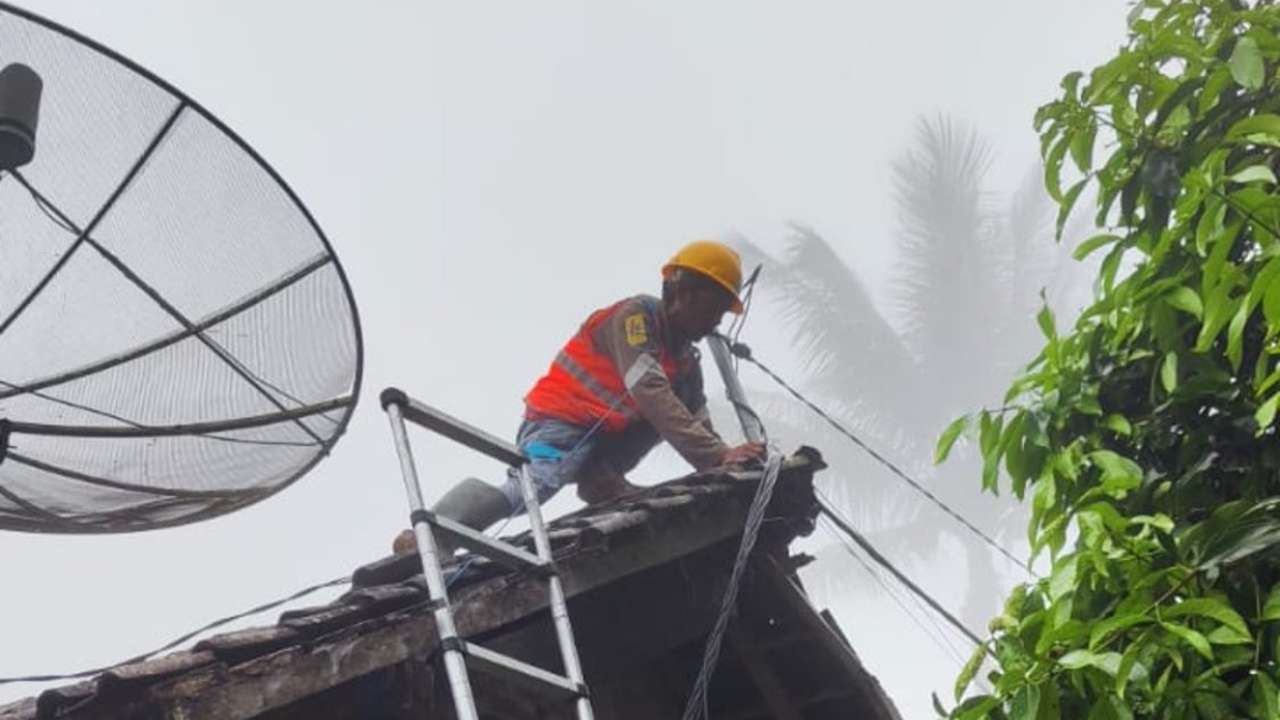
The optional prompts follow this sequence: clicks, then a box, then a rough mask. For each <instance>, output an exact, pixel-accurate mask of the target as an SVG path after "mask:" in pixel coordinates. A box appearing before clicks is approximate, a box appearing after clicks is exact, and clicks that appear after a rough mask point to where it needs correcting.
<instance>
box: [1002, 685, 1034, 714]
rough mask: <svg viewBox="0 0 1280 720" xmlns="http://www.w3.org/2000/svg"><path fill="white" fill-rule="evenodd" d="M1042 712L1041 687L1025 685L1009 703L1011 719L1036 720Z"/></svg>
mask: <svg viewBox="0 0 1280 720" xmlns="http://www.w3.org/2000/svg"><path fill="white" fill-rule="evenodd" d="M1039 714H1040V688H1039V687H1037V686H1035V685H1023V686H1022V687H1021V688H1019V689H1018V692H1017V693H1015V694H1014V696H1013V700H1012V702H1010V703H1009V720H1036V716H1037V715H1039Z"/></svg>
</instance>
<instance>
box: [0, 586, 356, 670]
mask: <svg viewBox="0 0 1280 720" xmlns="http://www.w3.org/2000/svg"><path fill="white" fill-rule="evenodd" d="M350 582H351V577H350V576H343V577H340V578H334V579H333V580H329V581H326V582H322V583H319V584H316V585H312V586H310V587H306V588H303V589H301V590H299V591H297V592H295V593H293V594H292V595H289V596H288V597H285V598H281V599H279V600H273V601H271V602H268V603H264V604H262V605H258V606H257V607H253V608H250V609H248V610H245V611H244V612H241V613H236V614H235V615H230V616H228V617H224V618H220V619H218V620H214V621H213V622H211V623H208V624H206V625H203V626H201V627H199V628H197V629H195V630H192V631H191V632H189V633H187V634H185V635H183V636H182V637H179V638H177V639H176V640H173V641H171V642H168V643H166V644H164V645H163V646H161V647H158V648H156V649H155V650H152V651H150V652H145V653H143V654H141V655H135V656H133V657H131V658H129V659H127V660H122V661H120V662H118V663H112V664H111V665H106V666H103V667H99V668H93V669H92V670H81V671H80V672H74V673H66V674H61V675H27V676H23V677H0V685H6V684H10V683H28V682H50V681H54V680H77V679H79V678H86V677H91V676H93V675H99V674H101V673H104V672H106V671H107V670H110V669H112V668H114V667H118V666H120V665H129V664H131V663H137V662H142V661H144V660H147V659H149V658H152V657H154V656H156V655H159V654H160V653H162V652H165V651H167V650H172V649H173V648H176V647H178V646H179V645H182V644H183V643H185V642H187V641H189V640H192V639H194V638H195V637H197V636H199V635H201V634H202V633H205V632H208V631H209V630H213V629H214V628H218V627H221V626H223V625H226V624H227V623H231V622H235V621H236V620H242V619H244V618H246V617H249V616H250V615H257V614H258V613H261V612H266V611H267V610H272V609H274V608H277V607H280V606H281V605H284V604H285V603H288V602H292V601H294V600H297V599H299V598H302V597H305V596H307V595H310V594H312V593H314V592H318V591H320V590H324V589H325V588H330V587H335V586H337V585H345V584H348V583H350Z"/></svg>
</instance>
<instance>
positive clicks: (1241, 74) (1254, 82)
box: [1227, 37, 1263, 90]
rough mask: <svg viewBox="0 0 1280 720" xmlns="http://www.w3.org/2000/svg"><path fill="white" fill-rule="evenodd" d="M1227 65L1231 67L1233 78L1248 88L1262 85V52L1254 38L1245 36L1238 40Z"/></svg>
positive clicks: (1254, 88)
mask: <svg viewBox="0 0 1280 720" xmlns="http://www.w3.org/2000/svg"><path fill="white" fill-rule="evenodd" d="M1227 66H1228V67H1230V68H1231V77H1232V79H1234V80H1235V81H1236V82H1237V83H1239V84H1240V85H1242V86H1243V87H1245V88H1246V89H1248V90H1257V89H1259V88H1261V87H1262V80H1263V67H1262V52H1261V51H1260V50H1258V43H1256V42H1254V40H1253V38H1249V37H1244V38H1240V40H1238V41H1237V42H1236V47H1235V49H1234V50H1232V52H1231V59H1230V60H1228V61H1227Z"/></svg>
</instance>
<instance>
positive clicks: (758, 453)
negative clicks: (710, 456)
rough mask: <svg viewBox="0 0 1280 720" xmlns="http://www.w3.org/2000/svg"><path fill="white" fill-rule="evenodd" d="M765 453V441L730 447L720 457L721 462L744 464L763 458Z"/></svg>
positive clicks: (723, 463)
mask: <svg viewBox="0 0 1280 720" xmlns="http://www.w3.org/2000/svg"><path fill="white" fill-rule="evenodd" d="M764 454H765V447H764V443H759V442H749V443H742V444H741V445H738V446H736V447H731V448H729V450H728V451H727V452H725V454H724V457H723V458H721V459H720V464H721V465H744V464H746V463H748V462H751V461H752V460H763V459H764Z"/></svg>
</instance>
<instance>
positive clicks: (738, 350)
mask: <svg viewBox="0 0 1280 720" xmlns="http://www.w3.org/2000/svg"><path fill="white" fill-rule="evenodd" d="M725 340H726V341H728V338H725ZM729 349H730V351H731V352H732V353H733V354H734V356H736V357H741V358H742V359H743V360H746V361H747V362H749V363H751V364H752V365H755V366H756V367H757V368H759V369H760V370H761V371H762V372H763V373H764V374H765V375H768V376H769V378H770V379H772V380H773V381H774V382H775V383H777V384H778V385H780V386H781V387H782V388H783V389H784V390H786V391H787V392H788V393H790V394H791V396H792V397H794V398H795V399H797V400H799V401H800V402H801V403H803V404H804V405H805V406H806V407H808V408H809V409H810V410H812V411H813V412H814V413H816V414H817V415H818V416H819V417H821V418H822V419H823V420H825V421H826V422H827V424H829V425H831V427H833V428H835V430H836V431H837V432H839V433H840V434H841V435H843V436H845V437H846V438H848V439H849V440H850V441H852V442H853V443H854V444H855V445H857V446H858V447H859V448H861V449H862V450H863V451H865V452H866V453H867V454H868V455H870V456H871V457H872V458H873V459H874V460H876V461H877V462H879V463H880V464H881V465H883V466H884V467H886V468H888V469H889V471H890V472H892V473H893V474H894V475H895V476H897V477H898V478H899V479H901V480H902V481H903V482H905V483H907V484H908V485H910V486H911V487H912V488H913V489H914V490H915V491H916V492H918V493H920V494H921V495H923V496H924V497H925V498H927V499H928V500H929V501H930V502H932V503H933V504H934V505H936V506H938V507H939V508H941V509H942V511H943V512H945V513H946V514H947V515H949V516H951V518H952V519H954V520H955V521H956V522H958V523H960V524H961V525H962V526H964V527H965V529H967V530H968V531H969V532H971V533H973V534H974V535H975V536H977V537H978V538H979V539H981V540H982V541H983V542H984V543H986V544H987V545H988V546H989V547H991V548H992V549H993V550H995V551H996V552H998V553H1000V554H1001V555H1003V556H1004V557H1005V558H1006V559H1008V560H1009V561H1010V562H1012V563H1013V564H1014V565H1017V566H1018V567H1019V568H1021V569H1022V570H1023V571H1025V572H1026V573H1027V574H1029V575H1031V576H1032V577H1036V578H1039V577H1040V576H1039V574H1038V573H1037V572H1036V571H1035V570H1034V569H1033V568H1032V567H1031V564H1030V563H1029V562H1028V561H1026V560H1023V559H1021V558H1018V557H1017V556H1015V555H1014V554H1013V553H1012V552H1010V551H1009V550H1008V549H1007V548H1005V547H1004V546H1003V545H1001V544H1000V543H999V542H997V541H996V540H995V539H994V538H992V537H991V536H989V535H987V534H986V533H984V532H983V531H982V530H980V529H979V528H978V527H977V526H976V525H974V524H973V523H972V522H970V521H969V520H968V519H967V518H965V517H964V516H963V515H961V514H960V513H959V512H957V511H956V510H954V509H952V508H951V506H949V505H947V504H946V503H945V502H943V501H942V500H941V499H940V498H938V496H936V495H934V494H933V493H932V492H929V490H928V489H926V488H925V487H924V486H923V485H922V484H920V483H919V482H917V481H916V480H915V479H913V478H912V477H911V476H910V475H908V474H907V473H906V471H904V470H903V469H902V468H900V467H898V466H897V465H896V464H895V463H894V462H893V461H891V460H889V459H888V458H886V457H885V456H884V455H882V454H880V453H879V452H878V451H876V450H875V448H873V447H871V446H870V445H868V444H867V443H866V442H864V441H863V440H862V439H861V438H859V437H858V436H857V435H855V434H854V433H853V431H851V430H849V429H848V428H846V427H845V426H844V425H843V424H842V423H841V422H840V421H838V420H836V419H835V418H834V417H832V416H831V415H830V414H829V413H827V412H826V411H825V410H823V409H822V408H821V407H819V406H818V405H817V404H815V403H814V402H813V401H812V400H810V399H809V398H807V397H805V396H804V395H803V394H802V393H801V392H800V391H799V390H797V389H795V388H794V387H792V386H791V384H790V383H788V382H787V381H786V380H784V379H782V377H781V376H779V375H778V374H777V373H775V372H774V371H773V370H771V369H770V368H769V367H768V366H766V365H765V364H764V363H762V362H760V361H759V360H757V359H756V358H755V356H754V355H753V354H752V353H751V348H750V347H748V346H747V345H746V344H744V343H740V342H730V343H729Z"/></svg>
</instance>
